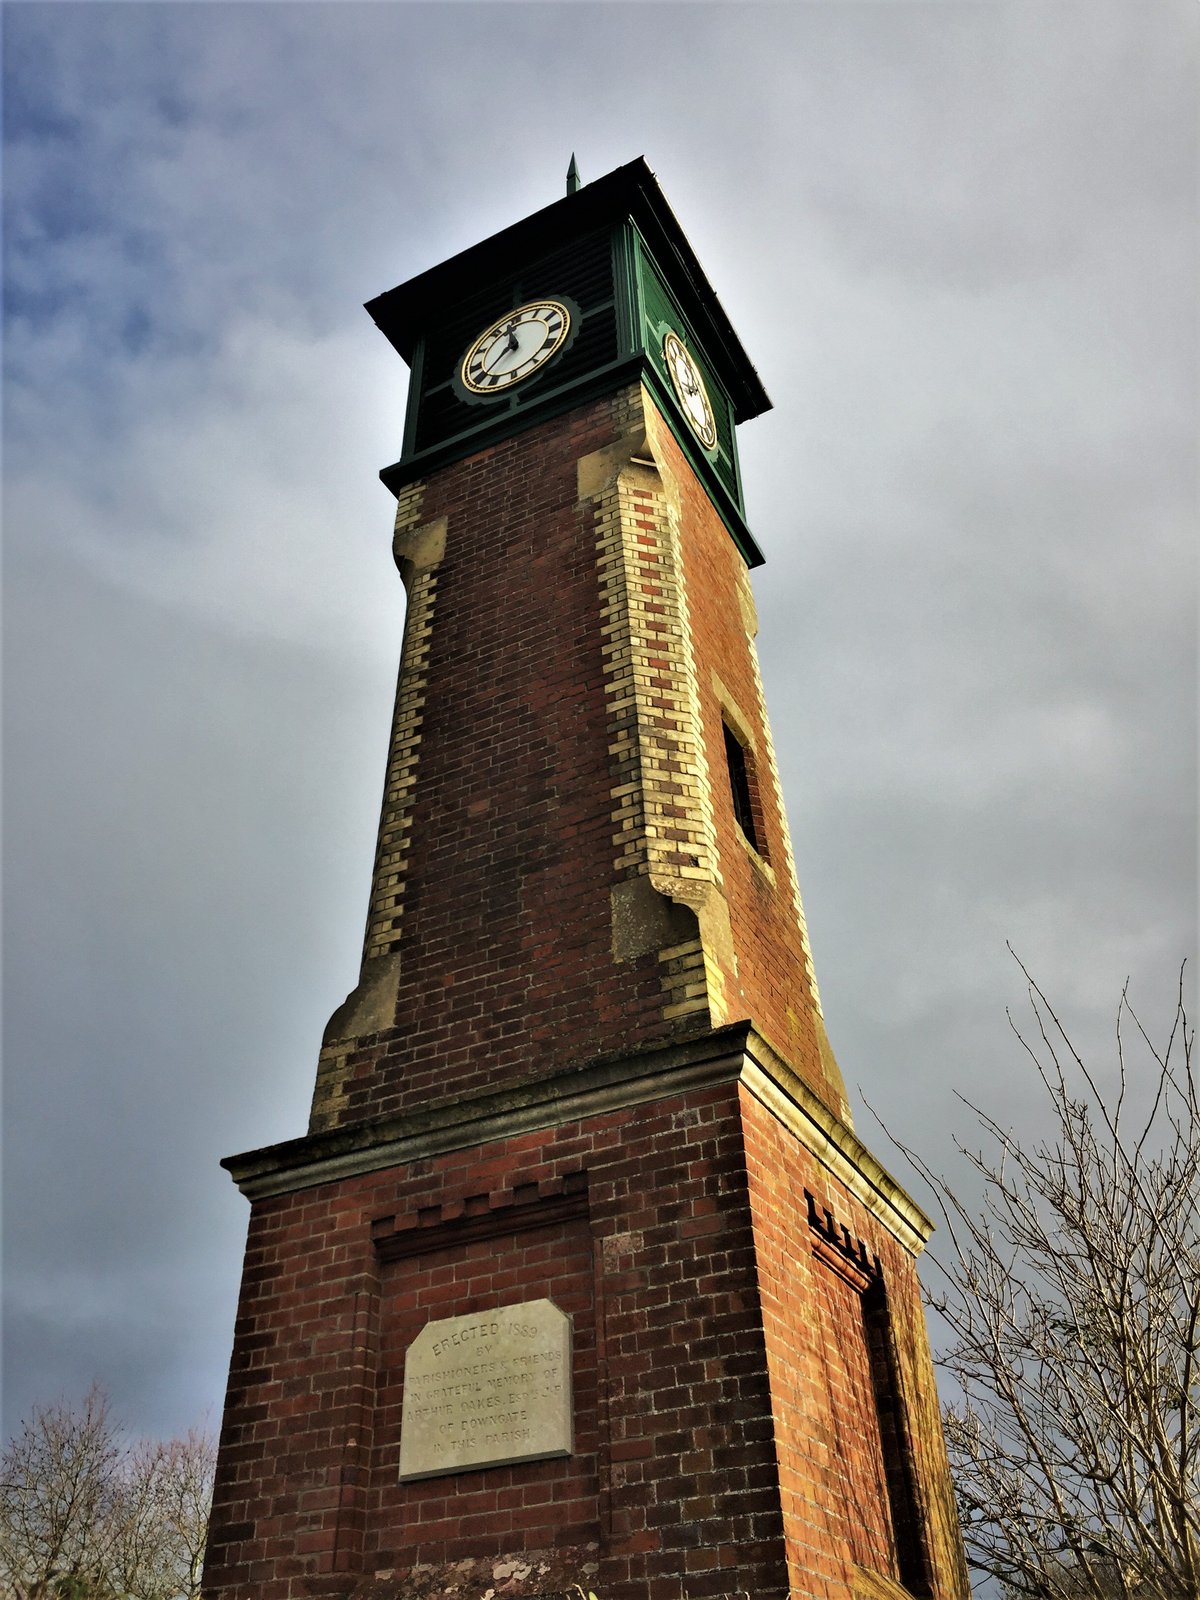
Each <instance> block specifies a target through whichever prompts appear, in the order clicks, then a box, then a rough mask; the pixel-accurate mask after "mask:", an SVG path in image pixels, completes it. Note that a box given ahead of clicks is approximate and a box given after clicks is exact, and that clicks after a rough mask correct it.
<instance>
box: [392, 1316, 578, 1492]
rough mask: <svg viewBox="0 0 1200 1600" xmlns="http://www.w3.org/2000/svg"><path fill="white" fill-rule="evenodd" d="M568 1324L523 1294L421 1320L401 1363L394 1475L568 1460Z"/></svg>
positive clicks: (422, 1475) (424, 1475) (437, 1473)
mask: <svg viewBox="0 0 1200 1600" xmlns="http://www.w3.org/2000/svg"><path fill="white" fill-rule="evenodd" d="M571 1422H572V1413H571V1320H570V1318H569V1317H566V1316H564V1315H563V1313H562V1312H561V1311H560V1310H559V1309H558V1307H557V1306H556V1305H555V1304H554V1303H553V1302H552V1301H550V1300H526V1301H524V1302H522V1303H521V1304H519V1305H513V1306H500V1307H497V1308H496V1309H495V1310H492V1311H482V1312H478V1313H476V1314H474V1315H472V1316H468V1317H444V1318H442V1319H440V1320H439V1321H437V1322H430V1323H427V1324H426V1326H425V1327H424V1328H422V1330H421V1332H420V1333H419V1334H418V1335H417V1337H416V1338H415V1339H414V1340H413V1342H412V1344H411V1345H409V1347H408V1354H407V1356H406V1358H405V1363H404V1407H403V1412H402V1415H401V1423H400V1477H401V1479H402V1480H407V1479H410V1478H436V1477H443V1476H445V1475H446V1474H447V1473H451V1472H464V1471H467V1470H469V1469H471V1468H473V1467H490V1466H498V1465H506V1464H508V1463H510V1462H514V1461H545V1460H548V1459H549V1458H550V1457H551V1456H569V1455H570V1454H571V1447H572V1437H571V1435H572V1427H571Z"/></svg>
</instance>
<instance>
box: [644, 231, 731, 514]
mask: <svg viewBox="0 0 1200 1600" xmlns="http://www.w3.org/2000/svg"><path fill="white" fill-rule="evenodd" d="M631 232H632V233H633V253H634V275H635V279H636V282H637V294H638V301H639V310H640V314H641V328H640V330H639V331H640V335H641V338H640V342H641V345H642V348H643V350H644V351H645V353H646V357H647V359H648V360H649V362H650V365H651V366H652V367H653V369H654V371H655V373H656V374H657V376H658V378H659V380H660V382H661V385H662V388H663V391H664V393H665V394H666V395H667V396H668V397H670V399H671V401H672V402H673V401H674V389H673V387H672V384H671V377H670V374H669V373H668V371H667V367H666V363H665V361H664V360H663V338H664V336H665V334H666V333H667V332H668V330H670V329H674V331H675V332H676V333H677V334H678V335H679V337H680V338H681V339H682V340H683V342H684V344H685V345H686V346H687V348H688V350H689V352H690V354H691V356H692V358H693V360H694V361H695V362H696V364H697V366H698V367H699V368H700V371H701V373H702V374H703V377H704V386H705V388H706V389H707V390H708V398H709V403H710V404H711V406H712V409H713V420H714V422H715V423H716V425H717V445H716V449H715V450H714V451H703V452H702V453H703V454H704V455H705V456H706V457H707V459H708V460H709V461H710V462H711V464H712V469H713V471H714V472H715V474H716V477H717V478H718V480H719V481H720V483H721V485H722V486H723V488H724V489H725V491H726V493H727V494H728V495H729V496H730V498H731V499H732V500H733V503H734V505H735V506H737V508H738V510H739V511H741V510H742V494H741V475H740V473H739V471H738V461H737V444H736V441H735V439H734V432H733V411H732V408H731V406H730V404H729V397H728V396H727V395H726V393H725V390H724V389H723V387H722V386H721V384H720V382H719V381H718V380H717V378H716V375H715V374H714V372H713V370H712V365H711V363H710V362H709V361H708V359H707V357H706V355H705V352H704V347H703V345H702V344H701V343H700V341H699V340H698V339H697V337H696V335H695V334H694V332H693V331H692V329H691V327H690V326H689V324H688V321H687V318H686V317H685V316H684V315H683V313H682V311H681V310H680V308H679V305H678V302H677V301H676V299H675V297H674V296H673V295H672V294H671V291H670V290H669V289H668V288H667V285H666V282H665V280H664V278H663V274H662V273H661V271H660V270H659V267H658V263H657V262H656V261H655V260H654V257H653V256H652V255H651V254H650V251H649V249H648V248H647V246H646V244H645V241H644V240H643V239H642V238H641V236H640V235H639V234H638V233H637V231H636V230H631ZM674 413H675V408H674V406H673V409H672V416H673V417H674ZM683 427H684V429H685V431H684V433H683V434H682V438H683V442H684V443H685V445H686V446H687V447H688V448H689V451H691V450H693V449H698V448H700V447H699V446H698V445H697V443H696V442H695V440H694V439H693V436H692V434H691V432H690V430H689V429H687V425H686V423H684V424H683Z"/></svg>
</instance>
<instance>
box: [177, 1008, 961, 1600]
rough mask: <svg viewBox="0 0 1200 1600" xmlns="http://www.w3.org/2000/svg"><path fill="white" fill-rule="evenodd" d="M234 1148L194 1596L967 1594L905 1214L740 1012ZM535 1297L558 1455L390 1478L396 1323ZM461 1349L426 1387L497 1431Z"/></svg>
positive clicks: (394, 1472) (457, 1598)
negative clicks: (217, 1371)
mask: <svg viewBox="0 0 1200 1600" xmlns="http://www.w3.org/2000/svg"><path fill="white" fill-rule="evenodd" d="M225 1165H226V1166H227V1167H228V1168H229V1170H230V1171H231V1172H232V1174H233V1176H234V1178H235V1180H236V1181H237V1183H238V1184H239V1186H240V1187H241V1189H242V1191H243V1193H245V1194H246V1195H247V1196H248V1198H249V1199H250V1200H251V1202H252V1214H251V1222H250V1236H249V1243H248V1247H247V1253H246V1262H245V1272H244V1278H243V1284H242V1292H241V1301H240V1307H239V1315H238V1322H237V1330H236V1336H235V1346H234V1354H233V1361H232V1365H231V1370H230V1380H229V1391H228V1400H227V1406H226V1413H225V1421H224V1428H223V1433H222V1442H221V1455H220V1463H221V1465H220V1471H219V1474H218V1481H217V1486H216V1493H215V1497H214V1504H213V1513H212V1528H211V1536H210V1542H209V1553H208V1560H207V1564H206V1571H205V1585H204V1593H205V1595H206V1596H208V1597H209V1600H234V1597H237V1600H250V1597H251V1596H253V1597H254V1600H285V1597H286V1600H294V1597H296V1596H314V1597H316V1596H321V1597H328V1600H350V1597H351V1596H353V1597H355V1600H366V1597H368V1596H370V1597H371V1600H534V1597H538V1600H544V1597H549V1596H551V1595H553V1596H555V1597H564V1600H566V1597H571V1600H581V1597H582V1600H586V1597H587V1596H588V1594H589V1593H590V1594H594V1595H596V1596H598V1597H599V1600H708V1597H715V1596H722V1595H733V1594H743V1595H754V1596H755V1597H756V1600H758V1597H760V1596H778V1597H779V1600H783V1597H784V1596H785V1595H788V1594H789V1593H790V1594H803V1595H814V1596H815V1595H820V1596H822V1597H826V1596H843V1595H844V1596H847V1597H849V1596H852V1595H853V1596H857V1597H858V1600H886V1597H887V1596H896V1595H901V1594H903V1593H905V1592H907V1593H910V1594H914V1593H915V1594H924V1595H930V1596H937V1597H941V1596H951V1595H954V1596H959V1595H965V1594H966V1593H967V1592H968V1587H967V1582H966V1576H965V1572H964V1570H963V1566H962V1559H961V1547H960V1545H959V1543H958V1539H957V1529H956V1524H955V1519H954V1507H953V1503H952V1498H951V1495H950V1491H949V1478H948V1474H947V1470H946V1463H945V1457H944V1446H943V1443H942V1437H941V1431H940V1424H939V1419H938V1412H937V1401H936V1395H935V1392H934V1386H933V1374H932V1366H931V1363H930V1358H929V1352H928V1348H927V1344H926V1338H925V1329H924V1318H923V1313H922V1309H921V1304H920V1297H919V1291H918V1287H917V1281H916V1275H915V1268H914V1262H915V1257H916V1255H917V1253H918V1252H919V1250H920V1249H921V1247H922V1245H923V1243H924V1240H925V1238H926V1237H927V1234H928V1231H929V1224H928V1221H927V1219H926V1218H925V1217H924V1216H923V1215H922V1213H921V1212H920V1211H919V1209H918V1208H917V1207H916V1206H915V1205H914V1204H913V1202H912V1201H911V1200H910V1199H909V1198H908V1197H907V1196H906V1195H905V1194H904V1192H903V1190H902V1189H901V1188H900V1187H899V1185H898V1184H896V1183H895V1181H894V1180H893V1179H892V1178H890V1177H889V1176H888V1174H887V1173H886V1172H885V1171H884V1170H883V1168H882V1167H881V1166H880V1165H879V1163H878V1162H877V1161H875V1159H874V1158H873V1157H872V1156H871V1155H870V1153H869V1152H868V1151H867V1149H866V1147H865V1146H864V1145H863V1144H862V1142H861V1141H860V1140H859V1139H858V1138H857V1137H856V1135H855V1134H854V1133H853V1132H852V1130H850V1129H849V1128H848V1127H847V1126H845V1125H844V1124H843V1123H841V1122H839V1121H838V1120H837V1119H836V1118H835V1117H833V1115H832V1114H831V1113H830V1112H829V1111H828V1110H827V1109H826V1108H825V1107H824V1106H823V1105H822V1104H821V1102H820V1101H819V1100H817V1099H816V1097H815V1096H814V1095H813V1094H812V1092H811V1090H809V1089H808V1088H807V1087H806V1086H805V1085H804V1083H803V1082H802V1080H800V1079H799V1078H798V1077H797V1076H796V1075H795V1074H793V1073H792V1072H791V1071H790V1070H789V1068H788V1067H787V1066H786V1064H785V1063H783V1062H782V1061H781V1060H780V1059H779V1058H778V1057H776V1056H774V1055H773V1054H772V1052H771V1051H770V1049H769V1048H768V1047H767V1046H766V1045H765V1044H764V1042H763V1041H762V1040H761V1039H760V1038H759V1037H758V1036H757V1035H756V1034H755V1033H754V1031H753V1029H752V1028H751V1027H750V1025H749V1024H745V1023H742V1024H736V1025H734V1026H730V1027H725V1028H721V1029H717V1030H714V1031H711V1032H708V1033H705V1034H703V1035H702V1036H699V1037H695V1038H692V1039H689V1040H688V1041H686V1042H684V1043H680V1044H676V1045H673V1046H670V1047H666V1048H658V1049H653V1050H646V1051H642V1052H637V1053H634V1054H622V1055H620V1056H615V1057H603V1058H599V1059H593V1060H591V1061H587V1062H584V1063H581V1064H580V1065H579V1066H578V1067H576V1068H574V1069H572V1070H571V1071H568V1072H558V1073H556V1074H555V1075H553V1076H551V1077H547V1078H545V1079H542V1080H539V1081H536V1082H533V1083H526V1084H523V1085H521V1086H520V1088H517V1089H509V1090H502V1091H497V1092H490V1093H486V1094H480V1095H476V1096H474V1097H469V1098H462V1099H459V1100H456V1101H453V1102H451V1103H449V1104H443V1105H441V1106H438V1107H436V1108H433V1109H429V1110H426V1111H423V1112H415V1113H412V1114H408V1115H405V1116H403V1117H395V1118H381V1119H377V1120H375V1121H373V1122H369V1123H357V1124H353V1125H351V1126H347V1127H345V1128H340V1129H332V1130H329V1131H326V1132H322V1133H318V1134H314V1135H310V1136H309V1137H307V1138H303V1139H296V1140H292V1141H289V1142H287V1143H284V1144H279V1145H274V1146H271V1147H269V1148H267V1149H263V1150H258V1151H254V1152H251V1153H250V1154H247V1155H242V1156H236V1157H233V1158H230V1159H229V1160H228V1161H227V1162H226V1163H225ZM545 1301H548V1302H550V1303H551V1305H552V1307H554V1308H557V1312H559V1313H562V1314H563V1316H564V1317H565V1318H567V1319H569V1323H570V1332H571V1356H570V1360H569V1363H568V1366H569V1369H570V1371H569V1397H568V1398H569V1406H570V1417H571V1422H572V1434H571V1437H570V1440H569V1446H568V1447H564V1449H562V1450H560V1451H559V1453H557V1454H555V1455H552V1456H550V1457H549V1458H548V1459H540V1460H515V1461H514V1460H511V1459H510V1460H503V1459H499V1458H496V1459H493V1460H490V1461H487V1462H485V1463H484V1464H482V1465H474V1466H471V1467H468V1468H464V1469H460V1470H454V1466H453V1462H454V1459H455V1458H454V1456H453V1452H452V1451H450V1450H449V1448H448V1447H447V1451H446V1453H445V1455H444V1456H443V1455H439V1454H438V1451H439V1450H440V1448H441V1447H440V1446H439V1445H436V1444H435V1445H434V1446H433V1447H431V1448H432V1449H433V1454H432V1455H431V1456H429V1457H428V1458H424V1457H423V1458H422V1460H423V1471H424V1470H425V1469H426V1468H427V1469H428V1472H427V1474H426V1475H421V1476H416V1477H410V1478H407V1479H405V1480H403V1481H402V1480H401V1477H400V1449H401V1438H402V1433H403V1429H404V1427H405V1426H410V1427H411V1426H413V1425H414V1424H413V1423H412V1421H411V1415H406V1414H405V1411H404V1405H405V1401H404V1388H405V1378H406V1363H407V1367H408V1372H409V1375H410V1376H411V1375H412V1374H414V1373H416V1372H417V1357H416V1356H415V1355H414V1354H413V1350H412V1347H413V1344H414V1341H415V1340H416V1339H417V1338H418V1335H421V1334H422V1332H423V1330H427V1329H429V1328H430V1327H431V1325H436V1326H435V1327H434V1333H435V1334H436V1333H438V1331H439V1329H440V1328H441V1326H442V1325H443V1324H444V1327H445V1339H446V1340H448V1339H450V1338H452V1337H455V1336H460V1337H462V1338H464V1340H465V1339H467V1338H468V1334H467V1332H466V1330H468V1329H469V1328H482V1329H483V1330H484V1332H483V1334H482V1335H480V1336H481V1337H488V1336H489V1335H488V1332H487V1330H488V1329H490V1328H492V1327H493V1326H494V1323H493V1322H492V1321H488V1320H487V1319H486V1316H485V1314H486V1313H489V1312H494V1311H495V1310H496V1309H497V1308H506V1307H515V1308H523V1307H531V1306H532V1305H533V1304H534V1303H536V1302H545ZM514 1315H516V1313H514ZM526 1320H528V1321H529V1323H530V1325H531V1326H532V1325H533V1323H534V1321H535V1320H536V1319H535V1318H534V1317H533V1315H532V1313H531V1314H530V1316H529V1317H528V1318H527V1319H526ZM433 1342H434V1344H441V1343H443V1342H444V1341H443V1340H440V1339H438V1338H435V1339H434V1341H433ZM425 1343H426V1344H427V1345H428V1343H429V1335H428V1334H426V1339H425ZM447 1348H448V1347H447ZM464 1348H466V1347H465V1346H464ZM497 1348H499V1347H497ZM531 1349H532V1347H531ZM468 1354H469V1351H468ZM431 1359H432V1358H431ZM438 1359H441V1354H440V1353H439V1356H438ZM492 1359H493V1361H495V1360H498V1359H500V1357H499V1356H497V1355H493V1356H492ZM504 1359H505V1360H508V1359H509V1358H508V1357H507V1356H505V1357H504ZM514 1359H515V1358H514ZM529 1359H533V1357H532V1356H531V1357H530V1358H529ZM474 1366H475V1367H476V1368H478V1369H479V1370H471V1368H472V1362H471V1361H469V1360H467V1358H466V1357H464V1359H463V1361H461V1362H459V1363H458V1364H457V1365H456V1366H454V1367H451V1368H447V1369H446V1371H447V1372H449V1373H450V1374H451V1377H452V1378H454V1379H456V1381H455V1382H453V1383H450V1384H449V1386H447V1384H448V1383H449V1380H445V1381H443V1379H441V1378H439V1379H438V1380H437V1383H438V1385H440V1387H438V1388H437V1390H436V1394H433V1391H429V1392H430V1394H433V1398H434V1399H435V1400H436V1401H437V1403H438V1404H439V1405H442V1404H444V1405H445V1407H446V1409H445V1412H444V1418H445V1423H446V1427H447V1429H449V1430H451V1431H452V1430H453V1428H460V1429H461V1428H465V1427H467V1426H468V1425H469V1422H470V1416H471V1407H473V1406H477V1407H479V1408H481V1415H482V1416H483V1417H484V1423H481V1424H480V1425H481V1426H483V1425H486V1426H488V1427H490V1426H492V1424H491V1423H489V1422H487V1421H486V1419H487V1416H488V1411H487V1407H488V1405H489V1403H490V1402H489V1400H488V1385H489V1382H490V1381H491V1380H490V1379H489V1372H495V1371H497V1370H500V1369H498V1368H495V1367H493V1368H489V1369H487V1370H484V1369H483V1364H482V1363H479V1362H475V1363H474ZM504 1370H505V1371H507V1370H508V1369H507V1368H505V1369H504ZM421 1381H427V1379H426V1378H425V1377H422V1380H421ZM522 1381H524V1380H522ZM414 1392H415V1391H414ZM503 1392H504V1393H505V1394H510V1393H511V1391H509V1390H504V1391H503ZM522 1393H524V1394H526V1399H527V1402H528V1403H530V1404H537V1403H538V1402H537V1399H536V1396H535V1395H534V1391H533V1390H528V1391H522ZM530 1396H533V1398H532V1399H530V1398H529V1397H530ZM497 1403H498V1402H497ZM505 1403H508V1402H507V1401H506V1402H505ZM413 1404H415V1401H414V1400H413V1399H411V1398H410V1407H411V1406H412V1405H413ZM439 1415H441V1413H439ZM506 1415H515V1413H506ZM496 1437H499V1435H496ZM515 1448H517V1447H512V1446H504V1445H497V1446H496V1447H495V1448H494V1450H493V1455H495V1452H496V1451H497V1450H498V1451H499V1452H500V1454H501V1455H503V1454H505V1453H506V1452H507V1453H508V1454H509V1455H511V1454H512V1453H513V1450H514V1449H515ZM567 1448H569V1453H567Z"/></svg>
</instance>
